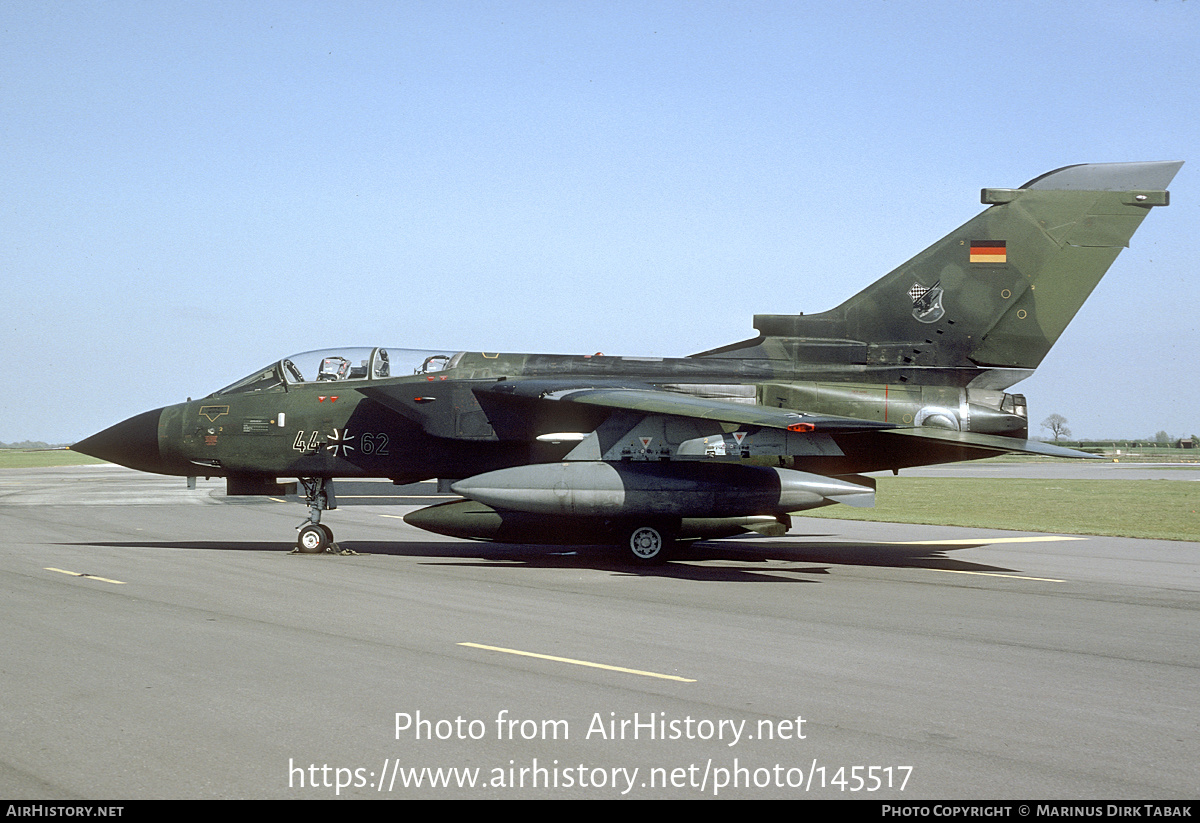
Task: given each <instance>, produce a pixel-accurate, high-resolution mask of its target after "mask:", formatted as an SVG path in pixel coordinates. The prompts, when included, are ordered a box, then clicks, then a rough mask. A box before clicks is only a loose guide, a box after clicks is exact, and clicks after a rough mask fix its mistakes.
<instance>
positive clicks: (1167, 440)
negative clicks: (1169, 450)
mask: <svg viewBox="0 0 1200 823" xmlns="http://www.w3.org/2000/svg"><path fill="white" fill-rule="evenodd" d="M1154 442H1155V443H1157V444H1158V445H1160V446H1169V445H1171V435H1169V434H1167V433H1166V432H1165V431H1160V432H1159V433H1158V434H1156V435H1154Z"/></svg>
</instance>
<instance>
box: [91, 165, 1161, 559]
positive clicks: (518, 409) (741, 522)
mask: <svg viewBox="0 0 1200 823" xmlns="http://www.w3.org/2000/svg"><path fill="white" fill-rule="evenodd" d="M1181 165H1183V164H1182V163H1178V162H1156V163H1103V164H1086V165H1075V166H1067V167H1065V168H1061V169H1057V170H1055V171H1052V172H1048V173H1047V174H1043V175H1041V176H1040V177H1036V178H1034V179H1033V180H1031V181H1029V182H1028V183H1026V184H1025V185H1023V186H1021V187H1020V188H1015V189H1003V188H988V189H983V192H982V198H981V199H982V202H983V203H984V205H985V206H987V208H986V209H985V210H984V211H983V212H982V213H980V214H979V215H978V216H976V217H975V218H974V219H972V220H971V221H969V222H968V223H966V224H965V225H963V226H962V227H961V228H958V229H956V230H955V231H953V232H951V233H950V234H948V235H947V236H946V237H944V238H942V239H941V240H939V241H937V242H936V243H934V244H933V245H932V246H930V247H929V248H927V249H926V250H925V251H923V252H921V253H920V254H918V255H917V256H916V257H914V258H913V259H911V260H909V261H908V262H907V263H904V264H903V265H901V266H900V267H899V268H897V269H895V270H894V271H892V272H891V273H889V274H887V275H886V276H884V277H883V278H882V279H881V280H879V281H877V282H875V283H873V284H872V285H870V286H867V287H866V288H865V289H864V290H863V291H861V292H859V293H858V294H857V295H855V296H854V297H851V298H850V299H849V300H847V301H846V302H844V303H842V304H841V305H840V306H838V307H836V308H834V309H830V310H829V311H825V312H822V313H820V314H811V315H804V314H790V315H777V314H766V315H756V316H755V318H754V328H755V329H756V330H757V332H758V334H757V336H756V337H753V338H751V339H749V340H744V341H742V342H740V343H733V344H731V345H727V346H722V347H720V348H715V349H711V350H709V351H705V352H700V353H699V354H694V355H691V356H689V357H679V358H646V357H608V356H604V355H601V354H595V355H590V356H589V355H549V354H506V353H502V352H476V351H459V352H454V351H417V350H412V349H394V348H341V349H331V350H326V351H315V352H307V353H304V354H297V355H292V356H290V357H285V358H283V359H282V360H279V361H278V362H275V363H272V364H271V365H269V366H267V367H265V368H263V369H260V370H259V371H256V372H254V373H253V374H251V375H248V376H247V377H244V378H243V379H241V380H238V381H237V382H236V383H233V384H231V385H229V386H227V387H225V388H223V389H221V390H219V391H216V392H213V393H212V394H210V395H208V396H207V397H205V398H203V399H201V400H195V401H189V402H187V403H179V404H176V405H173V406H167V407H165V408H161V409H154V410H153V411H148V412H145V413H143V414H139V415H137V416H135V417H131V418H129V419H128V420H126V421H124V422H123V423H118V424H117V425H115V426H112V427H111V428H108V429H105V430H104V431H102V432H100V433H98V434H95V435H92V436H91V437H89V438H87V439H86V440H83V441H82V442H80V443H77V444H76V445H75V446H74V447H73V448H74V449H75V450H76V451H80V452H83V453H85V454H90V455H94V456H95V457H99V458H102V459H104V460H109V461H112V462H114V463H120V464H122V465H125V466H128V467H130V468H134V469H139V470H142V471H147V472H156V473H159V474H170V475H183V476H196V475H206V476H222V477H225V478H226V484H227V486H226V490H227V492H228V493H229V494H231V495H245V494H270V495H276V494H281V493H284V492H285V489H286V487H285V486H284V485H282V484H281V482H280V478H297V479H298V480H299V481H300V485H301V486H302V487H303V490H304V494H305V499H306V502H307V505H308V510H309V515H308V517H307V519H305V520H304V521H303V522H302V523H301V525H300V526H299V527H297V528H298V529H299V537H298V540H297V546H298V548H299V549H300V550H301V551H306V552H321V551H325V550H327V549H329V548H330V547H331V546H334V545H335V544H333V533H332V531H331V530H330V529H329V527H328V526H327V525H326V524H325V523H323V522H321V514H322V512H323V511H325V510H328V509H334V508H336V498H335V495H334V492H333V481H334V479H335V478H366V477H379V478H390V479H391V480H392V481H393V482H394V483H397V484H407V483H412V482H416V481H420V480H427V479H431V478H437V479H438V481H439V483H440V484H441V485H442V487H443V488H445V487H448V488H449V489H451V490H453V491H454V492H456V493H457V494H459V495H461V496H462V498H463V499H462V500H456V501H453V502H448V503H442V504H440V505H435V506H430V507H427V508H423V509H419V510H416V511H413V512H412V513H410V514H408V515H407V516H406V517H405V520H406V521H407V522H408V523H410V524H412V525H414V526H417V527H419V528H422V529H427V530H429V531H433V532H438V533H441V534H446V535H452V536H457V537H466V538H475V539H480V540H493V541H499V542H527V543H549V544H582V543H616V544H619V545H621V546H623V547H624V549H623V551H626V552H628V555H629V557H630V558H631V559H632V560H633V561H634V562H638V563H654V562H661V561H662V560H663V559H665V558H666V557H667V556H668V553H669V552H670V551H671V549H672V547H673V545H674V544H676V543H677V542H684V541H689V540H695V539H700V538H706V537H721V536H732V535H735V534H739V533H744V532H759V533H762V534H782V533H783V532H785V531H786V530H787V529H788V528H789V527H790V519H789V513H790V512H796V511H801V510H804V509H813V508H816V507H819V506H826V505H830V504H833V503H845V504H848V505H851V506H870V505H872V504H873V503H874V481H873V480H872V479H871V478H870V477H866V476H864V475H865V474H866V473H869V472H878V471H881V470H889V469H890V470H893V471H896V470H899V469H903V468H906V467H910V466H924V465H930V464H936V463H948V462H953V461H958V460H973V459H977V458H982V457H989V456H992V455H996V454H1003V453H1005V452H1025V453H1033V454H1043V455H1056V456H1075V457H1084V456H1086V455H1083V454H1081V453H1080V452H1074V451H1070V450H1067V449H1063V448H1058V447H1055V446H1052V445H1049V444H1046V443H1040V442H1035V441H1031V440H1029V439H1028V430H1029V425H1028V414H1027V410H1026V404H1025V398H1024V396H1022V395H1020V394H1009V393H1007V392H1006V389H1008V388H1009V387H1011V386H1012V385H1013V384H1015V383H1017V382H1018V381H1020V380H1022V379H1024V378H1025V377H1028V376H1029V375H1030V374H1032V373H1033V370H1034V369H1035V368H1037V366H1038V364H1039V363H1041V361H1042V358H1043V357H1045V355H1046V353H1047V352H1048V351H1049V350H1050V347H1051V346H1052V345H1054V342H1055V341H1056V340H1057V339H1058V337H1059V335H1060V334H1062V332H1063V330H1064V329H1065V328H1066V326H1067V324H1068V323H1069V322H1070V321H1071V318H1072V317H1074V316H1075V313H1076V311H1078V309H1079V307H1080V306H1081V305H1082V304H1083V302H1084V300H1086V299H1087V296H1088V295H1089V294H1090V293H1091V291H1092V289H1093V288H1094V287H1095V286H1096V284H1097V283H1098V282H1099V280H1100V278H1101V277H1102V276H1103V275H1104V273H1105V272H1106V271H1107V270H1108V267H1109V266H1110V265H1111V264H1112V262H1113V261H1114V260H1115V259H1116V257H1117V255H1118V254H1119V253H1120V251H1121V249H1122V248H1124V247H1125V246H1126V245H1128V242H1129V239H1130V237H1132V236H1133V233H1134V231H1135V230H1136V229H1137V227H1138V226H1139V225H1140V224H1141V222H1142V219H1143V218H1145V216H1146V215H1147V214H1148V213H1149V212H1150V210H1151V209H1152V208H1154V207H1155V206H1166V205H1167V204H1168V201H1169V195H1168V192H1167V191H1166V188H1167V185H1168V184H1169V183H1170V181H1171V179H1172V178H1173V177H1174V176H1175V173H1176V172H1177V171H1178V170H1179V168H1180V166H1181Z"/></svg>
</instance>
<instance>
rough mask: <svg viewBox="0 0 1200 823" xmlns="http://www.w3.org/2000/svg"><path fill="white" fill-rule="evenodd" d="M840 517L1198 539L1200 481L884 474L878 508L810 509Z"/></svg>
mask: <svg viewBox="0 0 1200 823" xmlns="http://www.w3.org/2000/svg"><path fill="white" fill-rule="evenodd" d="M804 514H805V515H807V516H811V517H832V518H835V519H839V520H874V521H881V522H888V523H923V524H931V525H939V526H966V527H970V528H981V529H1011V530H1014V531H1030V532H1055V533H1062V534H1099V535H1109V536H1113V537H1141V538H1149V539H1158V540H1192V541H1200V483H1194V482H1188V481H1176V480H1027V479H1011V480H1006V479H976V478H931V477H881V478H879V485H878V492H877V494H876V497H875V508H873V509H855V508H851V507H849V506H827V507H825V508H822V509H814V510H813V511H810V512H805V513H804Z"/></svg>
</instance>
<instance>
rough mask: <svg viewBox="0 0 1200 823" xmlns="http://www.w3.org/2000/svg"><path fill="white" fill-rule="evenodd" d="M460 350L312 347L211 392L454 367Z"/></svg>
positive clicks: (403, 374) (266, 388)
mask: <svg viewBox="0 0 1200 823" xmlns="http://www.w3.org/2000/svg"><path fill="white" fill-rule="evenodd" d="M458 354H459V353H456V352H451V351H429V350H422V349H384V348H374V349H372V348H365V347H358V348H356V347H348V348H342V349H320V350H318V351H308V352H303V353H301V354H293V355H291V356H290V357H285V358H283V359H282V360H280V361H279V362H277V363H272V364H271V365H270V366H267V367H266V368H265V369H260V370H259V371H256V372H254V373H253V374H250V375H247V376H246V377H243V378H242V379H241V380H238V381H237V382H236V383H232V384H231V385H228V386H226V387H225V388H223V389H220V390H219V391H215V392H213V394H212V395H211V396H216V395H223V394H245V393H248V392H260V391H270V390H279V389H282V390H286V389H287V388H288V387H290V386H299V385H303V384H308V383H322V382H342V381H359V380H384V379H386V378H389V377H407V376H410V375H428V374H432V373H434V372H439V371H443V370H445V369H448V368H450V366H451V364H452V362H453V361H454V360H455V359H457V357H458Z"/></svg>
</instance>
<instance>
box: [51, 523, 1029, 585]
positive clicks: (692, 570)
mask: <svg viewBox="0 0 1200 823" xmlns="http://www.w3.org/2000/svg"><path fill="white" fill-rule="evenodd" d="M812 537H814V538H818V539H815V540H813V542H803V543H798V542H792V541H789V542H783V541H780V540H777V539H772V538H759V539H754V538H744V539H733V540H719V541H700V542H697V543H695V544H693V545H691V546H688V547H685V548H680V549H678V550H677V551H676V552H675V553H674V555H672V557H671V561H670V562H667V563H665V564H663V565H658V566H637V565H634V564H632V563H630V562H629V561H627V560H625V559H624V558H623V557H622V556H621V553H620V552H619V551H618V550H617V549H616V548H614V547H611V546H536V545H525V544H500V543H481V542H473V541H466V540H464V541H454V542H446V541H439V542H379V541H366V540H364V541H341V542H340V543H339V545H340V546H341V548H342V549H348V550H351V551H354V552H357V553H358V555H359V556H369V555H384V556H395V557H409V558H426V559H428V560H429V561H432V562H433V563H446V564H449V565H456V566H462V565H468V566H479V567H495V568H512V569H522V568H529V569H578V568H590V569H595V570H598V571H609V572H614V573H619V574H624V575H633V576H638V577H669V578H676V579H680V580H697V581H708V582H714V581H716V582H734V581H746V582H750V581H753V582H760V583H761V582H768V581H771V582H780V583H783V582H787V583H803V582H817V581H816V580H815V579H812V580H806V579H803V578H799V579H798V578H796V577H793V576H792V575H795V574H803V575H813V576H817V575H825V574H829V567H830V566H878V567H888V568H914V569H937V570H941V571H963V572H996V573H1008V574H1012V573H1019V570H1017V569H1010V568H1006V567H1002V566H991V565H987V564H983V563H975V562H969V561H965V560H959V559H956V558H954V557H952V556H950V555H949V554H948V552H952V551H957V550H960V549H970V548H978V547H980V546H986V545H987V541H986V540H980V541H969V540H964V541H963V542H961V543H955V544H938V545H937V546H936V547H933V546H923V545H896V544H892V543H870V542H863V543H852V542H820V541H819V538H820V537H822V535H813V536H812ZM60 545H70V546H93V547H97V548H122V549H130V548H132V549H138V548H146V549H186V550H192V549H198V550H206V551H237V552H243V551H252V552H263V551H273V552H280V553H284V552H287V553H290V552H291V549H292V546H291V545H288V544H283V545H280V544H278V543H271V542H268V541H253V542H251V541H216V540H192V541H103V542H101V541H95V542H82V543H63V544H60ZM291 556H293V557H295V558H296V559H297V560H299V561H305V560H308V561H314V560H315V561H323V562H329V561H337V562H346V563H353V562H354V557H353V556H340V555H335V554H331V553H326V554H319V555H305V554H294V555H291ZM715 561H719V562H715ZM781 564H788V565H781ZM792 564H802V565H792ZM775 572H786V573H787V575H786V576H783V575H776V574H774V573H775Z"/></svg>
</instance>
